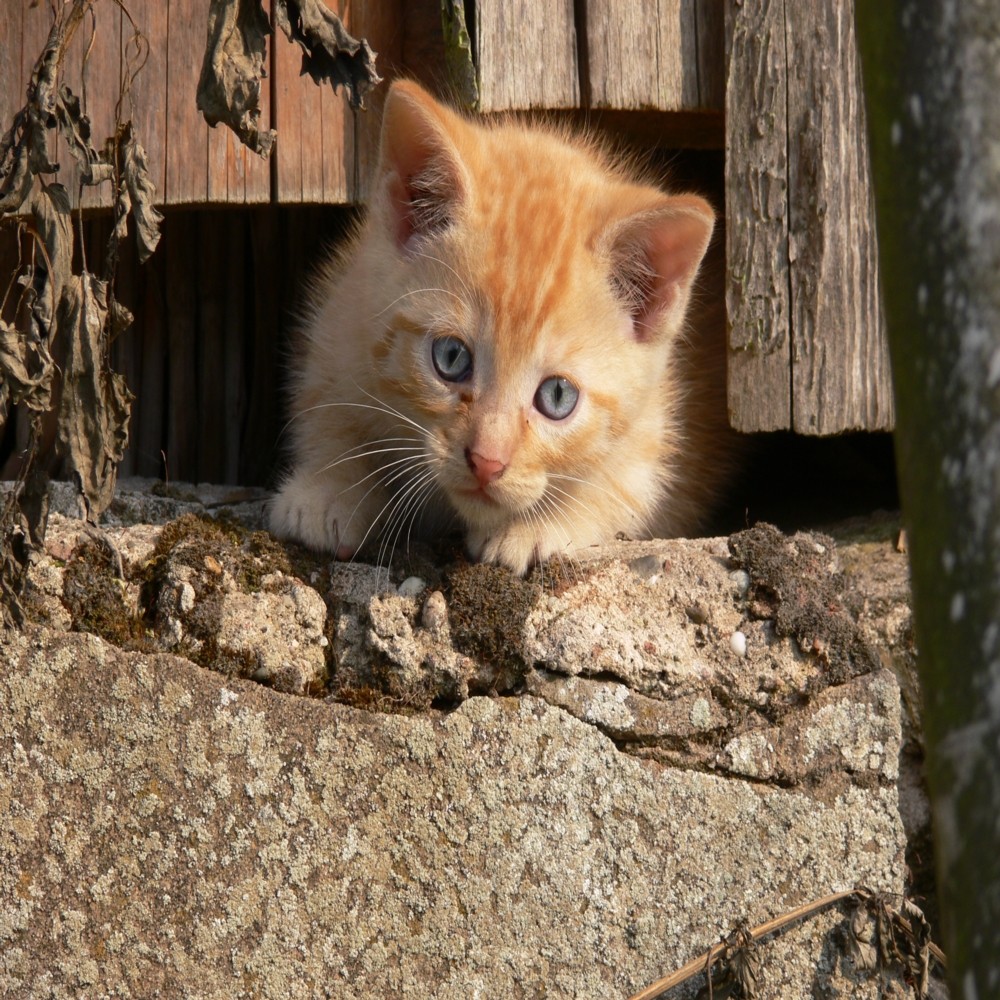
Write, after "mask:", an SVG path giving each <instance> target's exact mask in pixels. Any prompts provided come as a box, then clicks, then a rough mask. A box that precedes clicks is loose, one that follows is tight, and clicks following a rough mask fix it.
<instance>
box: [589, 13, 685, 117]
mask: <svg viewBox="0 0 1000 1000" xmlns="http://www.w3.org/2000/svg"><path fill="white" fill-rule="evenodd" d="M586 20H587V38H586V52H587V66H586V70H587V78H588V85H589V86H588V89H589V94H590V105H591V107H595V108H630V109H640V108H655V109H657V110H660V111H680V110H688V109H691V108H697V107H700V106H701V99H700V95H699V89H698V37H697V17H696V0H661V2H660V3H659V4H657V5H655V6H654V7H652V8H651V6H650V4H648V3H646V2H645V0H586Z"/></svg>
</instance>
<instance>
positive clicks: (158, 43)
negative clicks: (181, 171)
mask: <svg viewBox="0 0 1000 1000" xmlns="http://www.w3.org/2000/svg"><path fill="white" fill-rule="evenodd" d="M168 9H169V8H168V4H166V3H164V2H163V0H129V3H128V12H129V14H131V17H132V19H131V21H130V20H129V19H127V18H126V19H125V20H124V22H123V24H122V49H121V52H122V75H123V78H124V81H125V85H126V97H125V101H124V104H123V108H122V113H123V115H125V116H126V117H130V118H131V119H132V124H133V126H134V128H135V132H136V136H137V137H138V139H139V142H140V143H141V144H142V146H143V148H144V149H145V150H146V159H147V161H148V162H149V176H150V179H151V180H152V182H153V184H154V185H155V187H156V199H157V202H158V203H159V204H163V203H164V200H165V198H166V193H167V12H168Z"/></svg>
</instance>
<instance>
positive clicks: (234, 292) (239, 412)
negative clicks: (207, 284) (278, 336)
mask: <svg viewBox="0 0 1000 1000" xmlns="http://www.w3.org/2000/svg"><path fill="white" fill-rule="evenodd" d="M227 215H231V216H233V218H232V219H230V220H228V221H229V225H228V226H227V227H226V233H225V238H226V243H227V248H226V275H225V290H226V291H225V326H224V328H223V330H222V334H223V338H224V344H223V358H224V365H225V382H224V387H225V400H224V406H223V412H224V414H225V419H224V421H223V424H222V427H221V428H220V434H221V437H222V466H221V469H216V470H210V473H211V475H213V476H216V477H221V478H219V479H218V480H217V481H219V482H223V483H238V482H240V478H239V475H240V455H241V453H242V452H243V450H244V448H245V447H246V448H252V447H253V444H252V443H251V442H245V441H244V440H243V432H244V428H245V424H246V416H247V398H246V365H247V360H248V356H249V352H250V348H251V343H250V336H249V334H250V333H251V332H252V331H250V330H248V324H247V310H246V303H247V297H248V295H249V294H250V290H251V288H252V287H253V285H255V284H257V282H255V281H254V276H253V275H252V274H251V273H250V272H249V270H248V269H247V266H246V264H247V249H248V245H249V240H250V220H249V217H248V213H246V212H230V213H227ZM260 278H261V280H262V281H266V277H265V275H263V274H262V275H260ZM272 294H273V293H272ZM268 332H269V331H267V330H265V329H264V328H261V329H260V330H259V331H258V335H259V336H262V337H267V336H268ZM270 333H271V336H270V338H269V339H271V340H273V339H274V334H273V330H271V331H270Z"/></svg>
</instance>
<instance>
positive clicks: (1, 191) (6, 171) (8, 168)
mask: <svg viewBox="0 0 1000 1000" xmlns="http://www.w3.org/2000/svg"><path fill="white" fill-rule="evenodd" d="M17 127H18V124H17V122H16V121H15V123H14V125H12V126H11V128H10V131H8V132H7V134H6V135H5V136H4V138H3V142H4V144H5V146H6V148H5V149H2V150H0V215H8V214H11V215H12V214H13V213H14V212H17V211H18V210H19V209H20V207H21V206H22V205H23V204H24V200H25V198H27V197H28V192H29V191H31V185H32V184H33V183H34V181H35V177H34V174H32V172H31V168H30V166H29V165H28V159H29V158H28V146H27V143H24V142H17V143H15V142H14V140H13V132H14V130H15V129H16V128H17ZM8 139H10V144H9V145H7V143H8Z"/></svg>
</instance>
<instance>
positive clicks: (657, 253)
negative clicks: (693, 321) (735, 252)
mask: <svg viewBox="0 0 1000 1000" xmlns="http://www.w3.org/2000/svg"><path fill="white" fill-rule="evenodd" d="M714 224H715V216H714V213H713V212H712V209H711V208H710V207H709V205H708V203H707V202H706V201H704V200H703V199H701V198H698V197H695V196H683V197H674V198H669V199H667V200H666V203H665V205H664V206H663V207H662V208H660V209H654V210H653V211H652V212H643V213H642V214H640V215H638V216H635V217H633V218H632V219H629V220H627V221H626V222H625V223H624V225H623V226H622V228H621V230H620V232H619V233H618V234H617V238H616V239H615V241H614V250H613V260H614V272H613V277H614V281H615V285H616V287H617V288H618V289H619V291H620V293H621V295H622V298H623V301H624V303H625V305H626V307H627V308H628V309H629V311H630V312H631V314H632V319H633V323H634V329H635V333H636V336H637V338H638V339H639V340H651V339H653V338H654V337H655V336H656V334H657V332H658V331H659V329H660V328H661V326H663V324H664V323H665V322H670V323H672V324H676V323H678V322H679V321H680V318H681V316H682V315H683V312H684V309H685V308H686V307H687V302H688V297H689V295H690V291H691V284H692V282H693V281H694V277H695V274H696V273H697V271H698V266H699V265H700V264H701V260H702V257H704V256H705V251H706V249H707V248H708V242H709V240H710V239H711V236H712V228H713V226H714Z"/></svg>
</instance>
